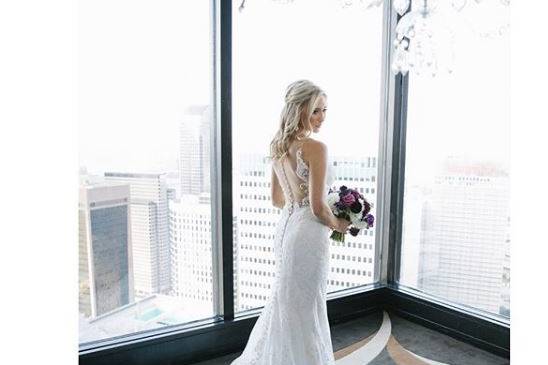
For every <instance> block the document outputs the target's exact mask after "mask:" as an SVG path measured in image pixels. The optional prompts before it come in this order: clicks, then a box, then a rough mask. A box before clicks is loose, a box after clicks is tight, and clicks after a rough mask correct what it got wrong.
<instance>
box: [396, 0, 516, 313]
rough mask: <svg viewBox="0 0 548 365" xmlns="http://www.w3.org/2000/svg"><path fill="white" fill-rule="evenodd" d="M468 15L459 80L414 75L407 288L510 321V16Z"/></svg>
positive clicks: (493, 11)
mask: <svg viewBox="0 0 548 365" xmlns="http://www.w3.org/2000/svg"><path fill="white" fill-rule="evenodd" d="M469 8H470V9H468V10H469V11H477V12H483V13H481V18H482V19H485V21H486V23H487V24H489V26H490V28H489V29H479V28H477V27H479V26H480V25H479V24H476V25H475V26H474V27H469V26H466V25H465V23H464V22H463V23H462V24H461V23H458V24H461V25H460V26H459V27H458V28H457V29H456V32H455V33H456V36H457V38H456V42H455V47H456V49H455V51H456V55H457V58H456V63H455V66H454V71H453V73H452V74H442V73H439V74H437V75H436V77H435V78H429V77H426V76H424V77H423V76H415V75H411V76H410V78H409V96H408V110H407V142H406V145H407V149H406V162H405V193H404V213H403V237H402V257H401V270H400V280H399V281H400V283H401V284H403V285H406V286H410V287H413V288H417V289H419V290H421V291H424V292H426V293H428V294H432V295H435V296H438V297H440V298H443V299H446V300H450V301H453V302H456V303H459V304H464V305H468V306H471V307H474V308H476V309H481V310H484V311H488V312H491V313H494V314H500V315H503V316H506V317H509V316H510V300H509V287H510V266H509V264H510V240H511V238H510V233H509V232H510V225H511V221H510V211H509V201H510V190H509V186H510V185H509V183H510V170H509V151H510V148H509V139H510V124H509V123H510V113H509V91H510V89H509V86H510V84H509V82H510V78H509V75H510V73H509V60H510V57H509V34H508V32H505V31H504V29H505V25H506V24H508V22H509V17H508V11H509V10H508V7H505V6H501V5H500V4H498V2H484V3H481V4H478V6H476V7H473V6H469ZM489 19H491V20H494V19H496V20H497V21H498V23H495V22H494V21H493V22H487V20H489ZM455 24H457V23H456V22H455ZM466 24H468V23H466ZM497 30H500V32H497Z"/></svg>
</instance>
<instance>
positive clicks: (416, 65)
mask: <svg viewBox="0 0 548 365" xmlns="http://www.w3.org/2000/svg"><path fill="white" fill-rule="evenodd" d="M469 2H472V0H468V1H467V0H414V1H411V0H392V7H393V8H394V10H395V11H396V12H397V13H398V14H399V15H400V16H402V17H401V18H400V19H399V21H398V23H397V25H396V34H395V39H394V41H393V47H394V48H393V50H392V51H393V52H392V65H391V68H392V71H393V72H394V73H395V74H398V73H401V74H402V75H405V74H407V73H408V72H412V73H413V74H415V75H431V76H435V75H436V74H437V73H438V72H441V71H446V72H448V73H451V72H452V71H453V65H454V60H455V52H454V48H455V47H454V46H455V32H454V30H453V26H454V25H455V24H456V23H458V22H463V23H466V24H467V25H468V27H469V28H470V29H472V31H473V32H475V33H477V34H479V35H480V36H481V37H484V38H489V37H493V36H496V35H502V34H503V33H504V32H505V31H506V30H507V29H508V28H509V24H508V23H505V24H503V25H502V26H500V25H495V26H493V29H490V30H488V31H485V30H482V29H481V26H482V24H489V22H490V19H487V17H485V16H484V17H483V18H482V17H478V16H477V15H476V16H475V17H476V18H475V19H474V18H473V17H474V15H473V13H474V12H473V11H471V12H470V14H467V15H466V16H464V15H463V13H464V8H465V7H466V5H467V3H469ZM473 2H474V3H476V5H480V4H481V3H489V2H491V3H492V2H499V3H500V5H503V6H508V5H509V4H510V0H473ZM411 6H413V9H410V7H411ZM457 13H459V14H457ZM476 13H479V12H476ZM470 17H472V19H467V18H470ZM488 18H493V16H492V13H490V14H489V16H488ZM488 26H489V25H488Z"/></svg>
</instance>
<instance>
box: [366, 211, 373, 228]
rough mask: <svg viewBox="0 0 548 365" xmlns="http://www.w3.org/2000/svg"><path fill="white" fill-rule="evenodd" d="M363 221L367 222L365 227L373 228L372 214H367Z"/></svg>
mask: <svg viewBox="0 0 548 365" xmlns="http://www.w3.org/2000/svg"><path fill="white" fill-rule="evenodd" d="M365 221H366V222H367V225H368V226H369V227H373V223H375V217H373V215H372V214H368V215H367V216H366V217H365Z"/></svg>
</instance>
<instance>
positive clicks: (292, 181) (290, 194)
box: [274, 144, 334, 207]
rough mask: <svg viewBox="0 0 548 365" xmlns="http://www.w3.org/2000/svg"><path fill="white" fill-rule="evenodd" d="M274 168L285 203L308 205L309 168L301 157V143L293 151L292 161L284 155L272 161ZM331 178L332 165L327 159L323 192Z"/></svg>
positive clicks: (327, 187) (330, 182) (329, 183)
mask: <svg viewBox="0 0 548 365" xmlns="http://www.w3.org/2000/svg"><path fill="white" fill-rule="evenodd" d="M274 170H275V171H276V174H277V176H278V181H279V182H280V185H281V187H282V190H283V193H284V198H285V202H286V205H290V206H295V205H296V206H299V207H302V206H306V205H310V198H309V185H310V181H309V175H310V168H309V166H308V164H307V163H306V161H305V160H304V159H303V150H302V144H301V145H300V146H299V147H298V148H297V149H296V151H295V161H294V162H293V161H292V159H291V156H289V155H286V156H284V157H282V158H281V159H280V160H278V161H276V162H275V163H274ZM333 180H334V177H333V167H332V166H331V163H330V161H329V160H328V163H327V170H326V181H325V190H324V192H326V191H327V190H329V187H330V186H331V184H332V183H333Z"/></svg>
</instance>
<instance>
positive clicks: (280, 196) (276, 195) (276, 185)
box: [270, 167, 285, 209]
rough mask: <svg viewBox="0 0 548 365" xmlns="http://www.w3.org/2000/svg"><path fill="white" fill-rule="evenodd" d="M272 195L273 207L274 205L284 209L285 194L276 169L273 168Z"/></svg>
mask: <svg viewBox="0 0 548 365" xmlns="http://www.w3.org/2000/svg"><path fill="white" fill-rule="evenodd" d="M270 195H271V199H272V205H274V206H275V207H276V208H279V209H283V207H284V205H285V198H284V193H283V191H282V187H281V186H280V182H279V181H278V176H276V172H275V171H274V167H272V179H271V182H270Z"/></svg>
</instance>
